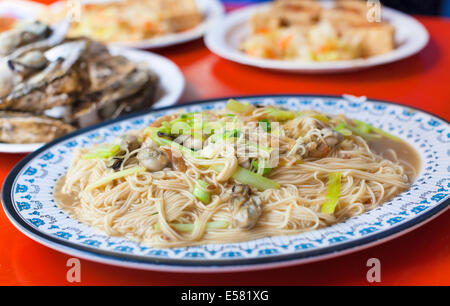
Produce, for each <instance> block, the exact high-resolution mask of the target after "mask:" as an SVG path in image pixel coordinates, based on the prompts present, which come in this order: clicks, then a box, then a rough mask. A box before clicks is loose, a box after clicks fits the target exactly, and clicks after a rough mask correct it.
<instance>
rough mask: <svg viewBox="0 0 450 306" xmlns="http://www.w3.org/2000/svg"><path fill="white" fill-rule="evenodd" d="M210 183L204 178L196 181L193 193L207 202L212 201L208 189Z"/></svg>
mask: <svg viewBox="0 0 450 306" xmlns="http://www.w3.org/2000/svg"><path fill="white" fill-rule="evenodd" d="M208 186H209V184H208V183H207V182H205V181H203V180H198V181H197V182H195V186H194V191H192V194H193V195H194V196H195V197H196V198H197V199H199V200H200V201H202V202H203V203H205V204H208V203H209V202H210V201H211V193H210V192H209V191H208V190H207V188H208Z"/></svg>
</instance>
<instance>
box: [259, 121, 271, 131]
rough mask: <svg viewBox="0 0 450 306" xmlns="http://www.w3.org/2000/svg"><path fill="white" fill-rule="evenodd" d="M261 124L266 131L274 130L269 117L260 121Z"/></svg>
mask: <svg viewBox="0 0 450 306" xmlns="http://www.w3.org/2000/svg"><path fill="white" fill-rule="evenodd" d="M259 126H260V127H261V128H262V129H263V131H264V132H266V133H270V132H271V131H272V126H271V124H270V121H269V120H268V119H262V120H260V121H259Z"/></svg>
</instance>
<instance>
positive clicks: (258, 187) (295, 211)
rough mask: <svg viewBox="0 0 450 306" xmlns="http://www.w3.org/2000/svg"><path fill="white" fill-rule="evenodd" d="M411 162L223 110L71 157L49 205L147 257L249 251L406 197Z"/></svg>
mask: <svg viewBox="0 0 450 306" xmlns="http://www.w3.org/2000/svg"><path fill="white" fill-rule="evenodd" d="M380 143H385V144H387V145H386V146H385V147H384V148H383V150H381V151H383V152H381V151H380V150H379V152H375V151H374V150H373V148H374V147H377V146H376V145H375V144H378V147H379V144H380ZM396 147H398V148H402V149H404V150H403V151H402V150H397V149H395V148H396ZM405 148H406V152H407V153H406V154H404V153H403V154H404V155H405V157H403V156H399V155H398V154H399V153H398V152H405ZM414 154H415V152H413V150H412V149H410V148H409V146H408V145H406V144H405V143H403V142H402V141H401V140H400V139H398V138H396V137H394V136H392V135H390V134H388V133H386V132H384V131H381V130H379V129H377V128H375V127H373V126H371V125H368V124H366V123H363V122H361V121H358V120H350V119H348V118H346V117H344V116H343V115H340V116H328V115H325V114H322V113H318V112H314V111H301V112H296V111H287V110H283V109H279V108H274V107H271V106H266V107H262V106H258V105H251V104H247V103H243V102H238V101H235V100H230V101H229V102H228V104H227V106H226V108H225V109H223V110H219V111H217V110H214V111H204V112H202V113H176V114H172V115H168V116H165V117H162V118H159V119H157V120H156V121H155V122H153V123H152V124H151V126H149V127H147V128H146V129H144V130H142V131H136V132H133V133H129V134H127V135H123V136H122V137H120V138H118V139H117V140H116V141H115V142H114V143H112V144H105V145H100V146H96V147H94V148H89V149H81V148H80V149H77V150H76V152H75V155H74V159H73V162H72V165H71V166H70V168H69V170H68V172H67V174H66V176H65V177H63V178H62V180H61V181H60V182H59V183H58V185H57V188H56V192H55V197H56V199H57V200H58V203H59V204H60V205H61V207H62V208H63V209H65V210H66V211H68V212H69V213H70V214H71V215H72V216H73V217H74V218H76V219H78V220H80V221H81V222H84V223H86V224H89V225H91V226H93V227H95V228H97V229H99V230H101V231H104V232H106V233H107V234H108V235H111V236H125V237H127V238H130V239H133V240H136V241H140V242H142V243H144V244H146V245H151V246H154V247H180V246H189V245H199V244H206V243H228V242H238V241H247V240H252V239H257V238H262V237H266V236H274V235H290V234H297V233H301V232H304V231H311V230H314V229H318V228H321V227H326V226H330V225H332V224H335V223H338V222H342V221H343V220H345V219H347V218H349V217H352V216H356V215H360V214H362V213H364V212H366V211H368V210H371V209H374V208H376V207H378V206H379V205H381V204H383V203H384V202H385V201H387V200H388V199H390V198H392V197H393V196H395V195H397V194H399V193H400V192H402V191H404V190H405V189H407V188H408V187H409V186H410V183H411V181H412V180H413V179H414V177H415V175H416V173H415V171H416V170H415V167H414V165H413V163H414V162H412V161H411V158H408V156H407V155H410V157H411V156H413V155H414Z"/></svg>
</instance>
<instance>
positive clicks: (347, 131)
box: [334, 122, 352, 136]
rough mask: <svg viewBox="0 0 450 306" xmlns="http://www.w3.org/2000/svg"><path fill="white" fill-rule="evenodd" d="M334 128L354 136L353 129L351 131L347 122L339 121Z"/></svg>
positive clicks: (345, 134) (343, 133)
mask: <svg viewBox="0 0 450 306" xmlns="http://www.w3.org/2000/svg"><path fill="white" fill-rule="evenodd" d="M334 130H335V131H336V132H339V133H341V134H342V135H344V136H352V131H350V130H349V129H348V128H347V125H346V124H345V122H341V123H339V124H338V125H336V127H335V128H334Z"/></svg>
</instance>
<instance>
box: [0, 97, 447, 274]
mask: <svg viewBox="0 0 450 306" xmlns="http://www.w3.org/2000/svg"><path fill="white" fill-rule="evenodd" d="M287 97H292V98H295V97H297V98H301V97H304V98H306V97H308V98H325V99H326V98H332V99H342V96H339V95H320V94H274V95H244V96H232V97H221V98H214V99H206V100H199V101H195V102H191V103H183V104H177V105H171V106H167V107H162V108H158V109H152V110H145V111H141V112H138V113H133V114H128V115H126V116H123V117H120V118H116V119H112V120H107V121H104V122H101V123H98V124H96V125H93V126H90V127H86V128H83V129H80V130H77V131H75V132H72V133H70V134H67V135H65V136H63V137H61V138H59V139H56V140H54V141H52V142H50V143H48V144H46V145H45V146H43V147H41V148H40V149H38V150H37V151H35V152H33V153H31V154H29V155H27V156H26V157H25V158H23V159H22V160H21V161H20V162H19V163H18V164H17V165H16V166H14V168H13V169H12V170H11V172H10V173H9V174H8V176H7V177H6V179H5V181H4V183H3V186H2V192H1V200H2V207H3V210H4V211H5V213H6V215H7V217H8V219H9V220H10V221H11V222H12V223H13V225H14V226H15V227H16V228H17V229H18V230H19V231H20V232H22V233H23V234H24V235H26V236H28V237H29V238H31V239H33V240H35V241H36V242H38V243H40V244H43V245H45V246H47V247H49V248H52V249H54V250H57V251H59V252H62V253H65V254H68V255H72V256H74V254H76V255H75V256H77V257H80V258H84V259H87V260H91V261H95V262H99V263H103V264H110V265H115V266H122V267H129V268H137V269H144V270H153V271H171V272H181V271H184V272H186V271H189V272H201V273H205V272H238V271H251V270H262V269H268V268H275V267H284V266H290V265H297V264H302V263H310V262H315V261H319V260H323V259H328V258H333V257H338V256H343V255H345V254H348V253H352V252H355V251H359V250H361V249H366V248H369V247H372V246H374V245H377V244H380V243H384V242H386V241H389V240H392V239H394V238H396V237H398V236H401V235H404V234H406V233H408V232H409V231H412V230H414V229H416V228H418V227H420V226H422V225H423V224H425V223H427V222H428V221H431V220H432V219H434V218H435V217H437V216H438V215H440V214H441V213H443V212H445V211H446V210H447V209H448V208H450V206H449V205H450V197H449V198H447V199H445V200H444V201H442V202H441V203H439V204H437V205H436V206H435V207H433V208H431V209H430V210H428V211H427V212H425V213H423V214H422V215H420V216H418V217H415V218H413V219H411V220H409V221H406V222H405V223H402V224H400V225H396V226H393V227H391V228H389V229H386V230H384V231H382V232H379V233H376V234H373V235H371V236H369V237H362V238H359V239H357V240H354V241H349V242H344V243H342V244H339V245H336V246H328V247H325V248H320V249H317V250H310V251H304V252H301V253H296V254H284V255H273V256H266V257H262V258H242V259H233V260H232V261H230V260H227V259H222V260H216V259H214V260H207V261H199V260H189V259H174V258H152V257H145V256H139V255H131V254H117V253H112V252H110V251H107V250H100V249H95V248H89V247H85V246H81V245H77V244H75V243H71V242H68V241H62V240H59V239H57V238H54V237H52V236H50V235H48V234H46V233H43V232H40V231H39V230H37V229H36V228H34V227H32V226H31V225H29V224H27V223H26V222H25V221H24V220H23V219H22V218H21V217H20V216H19V215H18V213H17V211H16V210H15V209H14V205H13V201H12V187H13V184H14V182H15V180H16V178H17V175H18V174H19V173H20V171H21V170H22V169H23V167H24V166H25V165H26V164H27V163H28V162H30V161H31V160H32V159H34V158H35V157H36V156H38V155H39V154H40V153H42V152H43V151H45V150H47V149H49V148H51V147H53V146H54V145H56V144H59V143H61V142H63V141H65V140H66V139H68V138H71V137H74V136H77V135H80V134H83V133H85V132H88V131H90V130H94V129H97V128H100V127H102V126H105V125H109V124H112V123H116V122H120V121H125V120H129V119H131V118H134V117H139V116H142V115H145V114H149V113H152V112H158V111H163V110H168V109H172V108H182V107H186V106H193V105H202V104H207V103H216V102H223V101H224V100H227V99H229V98H235V99H248V98H254V99H259V98H261V99H264V98H287ZM347 101H348V100H347ZM367 102H369V103H371V102H375V103H384V104H390V105H398V106H401V107H408V108H410V109H415V110H417V111H420V112H423V113H426V114H428V115H430V116H433V117H435V118H438V119H440V120H442V121H443V122H444V123H446V124H447V125H450V122H449V121H448V120H446V119H444V118H441V117H439V116H438V115H435V114H433V113H430V112H428V111H425V110H422V109H420V108H417V107H414V106H408V105H403V104H401V103H398V102H391V101H385V100H379V99H370V98H367ZM367 102H365V103H367Z"/></svg>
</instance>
